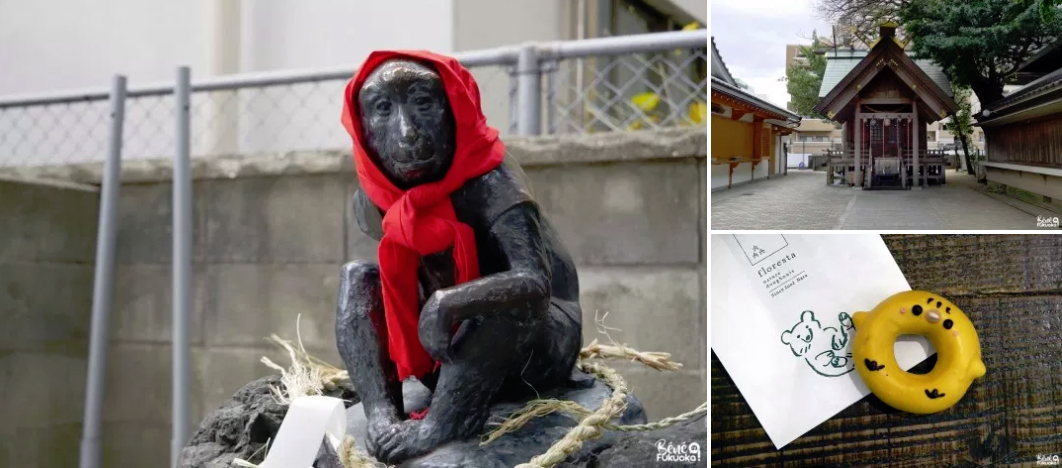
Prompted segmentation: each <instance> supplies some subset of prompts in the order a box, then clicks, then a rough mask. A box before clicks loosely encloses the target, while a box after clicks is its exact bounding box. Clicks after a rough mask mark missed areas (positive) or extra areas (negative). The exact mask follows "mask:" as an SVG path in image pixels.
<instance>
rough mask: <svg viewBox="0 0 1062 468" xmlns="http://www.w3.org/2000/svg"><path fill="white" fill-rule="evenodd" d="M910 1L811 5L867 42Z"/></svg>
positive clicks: (823, 0)
mask: <svg viewBox="0 0 1062 468" xmlns="http://www.w3.org/2000/svg"><path fill="white" fill-rule="evenodd" d="M912 1H916V0H817V1H816V2H815V9H816V10H817V11H818V12H819V15H820V16H822V17H823V18H824V19H826V20H829V21H832V22H833V23H835V24H837V25H838V26H839V27H841V28H842V29H844V30H845V32H846V33H849V34H851V35H853V36H855V38H857V39H858V40H859V41H861V42H862V43H863V44H871V43H873V42H874V40H875V39H877V37H878V27H879V26H881V23H884V22H886V21H899V19H900V10H902V9H903V8H906V7H907V6H908V5H909V4H910V3H911V2H912ZM1059 1H1062V0H1059ZM896 34H897V37H899V38H901V39H902V38H904V37H905V31H904V29H903V28H902V27H901V28H898V29H897V30H896Z"/></svg>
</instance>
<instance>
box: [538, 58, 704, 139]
mask: <svg viewBox="0 0 1062 468" xmlns="http://www.w3.org/2000/svg"><path fill="white" fill-rule="evenodd" d="M547 67H549V68H547V70H546V83H547V85H546V88H547V93H548V94H547V102H548V103H549V106H548V108H547V118H546V121H547V124H546V125H547V128H548V132H549V133H596V132H614V131H627V130H639V129H645V128H661V127H675V126H690V125H704V124H705V123H706V122H707V120H706V119H707V112H708V110H707V102H706V101H707V93H708V91H707V86H708V81H707V79H706V77H707V76H708V56H707V51H706V49H703V48H702V49H685V50H673V51H661V52H649V53H639V54H629V55H620V56H612V57H609V56H600V57H594V56H591V57H587V58H576V59H568V60H562V61H556V62H553V63H551V64H548V65H547Z"/></svg>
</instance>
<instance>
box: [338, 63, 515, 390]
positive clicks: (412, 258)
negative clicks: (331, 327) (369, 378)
mask: <svg viewBox="0 0 1062 468" xmlns="http://www.w3.org/2000/svg"><path fill="white" fill-rule="evenodd" d="M393 59H397V60H410V61H414V62H419V63H421V64H424V65H428V66H430V67H431V68H433V69H434V70H435V71H436V73H438V75H439V77H440V78H441V80H442V83H443V86H444V88H445V90H446V96H447V98H448V100H449V101H450V107H451V108H452V110H453V115H454V121H455V131H456V149H455V151H454V157H453V162H452V164H451V166H450V169H449V170H448V171H447V173H446V175H445V177H443V179H442V180H439V181H437V182H432V183H427V184H422V185H418V186H416V187H413V188H411V189H409V190H401V189H399V188H398V187H396V186H395V185H394V184H393V183H392V182H391V181H390V180H389V179H388V178H387V176H386V175H385V174H384V173H383V171H381V170H380V168H379V167H377V165H376V164H375V163H374V162H373V160H372V158H371V157H370V156H369V154H368V152H367V151H366V149H365V143H364V138H363V136H362V129H361V119H360V115H359V111H358V106H356V105H355V103H354V99H355V98H356V97H357V95H358V91H360V90H361V87H362V85H363V84H364V83H365V80H366V79H367V78H368V76H369V75H370V74H371V73H372V71H373V70H374V69H376V68H377V67H379V66H380V65H382V64H383V63H384V62H386V61H388V60H393ZM342 121H343V126H344V127H345V128H346V130H347V132H348V133H349V134H350V136H351V138H352V139H353V142H354V148H353V150H354V164H355V166H356V170H357V175H358V182H359V184H360V185H361V189H362V190H363V191H364V192H365V195H366V196H368V198H369V200H371V201H372V202H373V204H375V205H376V206H377V207H379V208H380V209H381V210H384V211H385V215H384V218H383V231H384V236H383V238H382V239H381V240H380V247H379V251H378V254H379V260H380V277H381V286H382V289H383V299H384V317H385V323H386V326H387V347H388V351H389V354H390V356H391V359H392V360H393V361H394V362H395V365H396V367H397V369H398V377H399V379H400V380H405V378H406V377H408V376H416V377H422V376H424V375H425V374H427V373H429V372H431V371H432V370H433V369H434V368H436V366H437V363H435V362H434V361H433V359H432V358H431V356H430V355H429V354H428V352H427V351H426V350H425V349H424V347H423V346H422V345H421V343H420V338H419V336H418V335H419V334H418V325H419V317H420V304H419V299H418V294H419V292H418V291H419V290H418V284H417V281H418V280H417V268H418V266H419V263H420V257H422V256H424V255H428V254H432V253H437V252H441V251H443V250H445V249H447V248H449V247H451V246H452V247H453V248H454V249H453V256H454V264H455V266H456V270H457V271H456V278H457V283H458V284H460V283H464V282H467V281H471V280H473V279H476V278H478V277H479V262H478V257H477V254H476V244H475V236H474V234H473V232H472V228H471V227H469V226H468V225H466V224H464V223H461V222H460V221H458V220H457V217H456V215H455V214H454V208H453V204H452V203H451V201H450V194H451V193H453V192H454V191H455V190H457V189H459V188H460V187H461V186H462V185H464V184H465V182H466V181H468V180H469V179H473V178H475V177H479V176H481V175H483V174H486V173H487V172H490V171H491V170H493V169H494V168H495V167H497V166H498V165H499V164H501V162H502V158H503V157H504V155H505V145H504V144H503V143H502V141H501V139H499V138H498V130H496V129H494V128H493V127H490V126H489V125H487V119H486V117H484V115H483V110H482V107H481V103H480V97H479V87H478V86H477V85H476V81H475V79H474V78H473V77H472V74H471V73H470V72H469V71H468V69H466V68H465V67H464V66H462V65H461V64H460V63H458V61H457V60H456V59H454V58H452V57H446V56H443V55H439V54H435V53H432V52H427V51H376V52H373V53H371V54H369V57H368V58H367V59H366V60H365V63H364V64H363V65H362V66H361V68H360V69H359V70H358V72H357V73H356V74H355V76H354V77H353V78H352V79H351V80H350V82H349V83H347V87H346V92H345V93H344V96H343V115H342Z"/></svg>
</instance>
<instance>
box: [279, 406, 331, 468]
mask: <svg viewBox="0 0 1062 468" xmlns="http://www.w3.org/2000/svg"><path fill="white" fill-rule="evenodd" d="M346 433H347V412H346V408H345V407H344V406H343V400H340V399H338V398H332V397H325V396H307V397H300V398H296V399H295V401H293V402H292V403H291V406H290V407H289V408H288V414H287V415H285V416H284V422H282V423H281V424H280V430H279V431H277V437H276V439H275V440H274V441H273V444H272V446H270V448H269V453H268V454H267V455H266V459H265V461H263V462H262V464H261V465H259V467H260V468H293V467H300V468H301V467H305V468H311V467H312V466H313V461H314V459H316V458H317V453H318V452H319V451H320V449H321V441H322V440H324V439H325V437H328V442H329V443H331V444H332V447H333V448H335V450H336V453H339V446H340V444H342V443H343V438H344V437H346Z"/></svg>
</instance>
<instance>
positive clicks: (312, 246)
mask: <svg viewBox="0 0 1062 468" xmlns="http://www.w3.org/2000/svg"><path fill="white" fill-rule="evenodd" d="M509 147H510V151H511V153H512V155H513V157H515V158H516V159H517V160H518V161H520V162H521V163H522V164H523V165H524V167H525V169H526V171H527V173H528V176H529V178H530V180H531V183H532V188H533V191H534V195H535V197H536V199H537V200H538V202H539V203H540V204H541V206H542V209H543V211H544V212H545V213H546V214H547V216H549V217H550V219H551V220H552V221H553V223H554V224H555V226H556V227H557V229H558V230H559V231H560V233H561V236H562V240H563V241H564V242H565V244H566V245H567V247H568V249H569V250H570V251H571V253H572V255H573V257H574V258H575V261H576V262H577V265H578V269H579V270H578V271H579V280H580V283H581V288H582V297H581V300H582V305H583V311H584V329H585V333H584V336H585V341H586V342H589V341H590V340H591V339H594V338H598V339H599V340H600V341H605V342H607V339H606V338H605V337H604V336H603V335H600V334H598V333H597V332H596V330H595V327H594V318H595V315H597V316H602V315H604V314H605V313H606V312H607V313H608V316H607V318H606V320H605V323H606V325H608V326H610V327H614V328H618V329H620V331H612V332H610V334H611V337H612V338H613V339H614V340H615V341H617V342H619V343H626V344H628V345H630V346H632V347H634V348H636V349H639V350H643V351H666V352H670V353H672V356H673V358H674V359H675V360H676V361H678V362H681V363H683V364H684V367H683V369H682V370H680V371H678V372H673V373H660V372H656V371H652V370H648V369H645V368H642V367H639V366H634V365H629V364H627V363H624V362H615V363H613V364H614V365H615V367H617V368H618V369H619V370H620V371H621V373H622V374H623V375H624V376H625V377H626V378H627V380H628V382H629V384H630V386H631V388H632V391H633V393H634V394H635V395H637V396H638V397H639V398H641V399H642V400H643V401H644V403H645V405H646V410H647V412H648V414H649V417H650V419H651V420H657V419H660V418H663V417H666V416H672V415H675V414H678V413H682V412H685V411H689V410H691V409H693V408H695V407H696V406H697V405H699V404H701V403H703V402H705V401H706V399H707V395H706V390H707V367H708V366H707V362H708V361H707V354H708V350H707V348H706V340H705V337H706V336H707V308H706V302H705V301H706V276H705V275H706V271H707V267H706V263H705V245H706V241H705V228H706V226H707V209H706V203H707V192H706V187H705V183H706V182H705V180H706V167H707V166H706V150H707V133H706V131H705V130H704V129H703V128H702V129H679V130H669V131H659V132H637V133H624V134H601V135H593V136H575V137H564V138H556V137H543V138H537V139H531V140H512V141H510V142H509ZM169 165H170V162H169V161H165V160H162V161H130V162H129V163H127V164H126V165H125V167H124V170H123V181H124V182H125V184H124V186H123V187H122V196H121V202H120V207H119V210H120V215H119V216H120V228H119V233H118V237H119V239H118V251H117V262H118V266H117V276H118V278H117V289H116V291H115V310H114V311H113V316H112V322H111V327H112V328H111V344H110V354H109V361H108V376H107V395H106V403H105V404H106V415H105V428H104V440H103V444H104V447H105V457H106V466H153V465H157V464H158V463H160V460H164V459H165V456H164V455H161V456H160V454H165V453H168V447H169V438H170V356H171V346H170V334H171V319H170V314H171V300H172V299H171V283H172V278H171V273H170V268H171V266H170V258H171V257H170V252H171V231H170V226H171V211H170V206H171V194H170V182H169V180H168V179H169V176H170V174H169V167H170V166H169ZM13 170H14V169H13ZM14 171H22V172H34V175H35V176H36V177H41V176H51V177H62V178H66V179H70V178H73V179H75V180H78V181H81V182H86V183H92V182H93V181H94V180H98V174H99V171H100V165H98V164H96V165H90V164H86V165H79V166H75V167H71V166H66V167H58V168H45V169H33V168H28V169H18V170H14ZM193 173H194V174H195V176H196V180H195V183H194V196H195V205H194V223H195V240H194V249H193V252H194V259H193V261H194V281H195V284H194V295H195V297H194V301H193V303H194V316H193V318H192V337H193V347H194V348H193V354H192V357H193V359H194V364H193V372H194V376H193V380H194V382H193V396H192V401H193V403H194V405H193V406H194V414H193V420H194V421H195V422H196V424H198V422H199V421H200V420H202V418H203V417H204V416H205V414H206V413H207V412H209V411H212V410H213V409H215V408H216V407H218V406H219V405H220V404H221V403H222V402H224V401H225V400H227V399H229V398H230V397H231V396H232V394H233V393H234V392H235V391H236V390H238V389H239V388H240V387H241V386H243V385H244V384H246V383H248V382H250V381H251V380H253V379H255V378H258V377H261V376H265V375H268V374H270V373H272V371H271V370H270V369H268V368H267V367H265V366H264V365H263V364H262V363H261V362H260V361H259V360H260V358H261V357H262V356H269V357H270V358H271V359H273V360H274V361H275V362H277V363H280V364H282V365H283V364H286V363H287V362H288V361H287V359H286V357H285V356H284V355H282V354H281V353H280V352H278V351H277V350H276V349H275V348H274V347H272V345H270V344H269V343H267V342H266V341H265V339H264V338H265V337H267V336H269V335H270V334H272V333H276V334H279V335H281V336H282V337H285V338H289V339H293V338H294V337H295V324H296V317H297V316H298V315H299V314H302V318H301V334H302V339H303V342H304V344H305V345H306V347H307V349H308V350H309V351H310V352H311V353H312V354H314V355H316V356H318V357H320V358H322V359H324V360H325V361H327V362H330V363H333V364H334V365H337V366H341V364H342V363H341V361H340V359H339V356H338V353H337V352H336V350H335V335H334V330H333V321H334V317H335V301H336V292H337V288H338V278H339V270H340V267H341V266H342V264H343V263H345V262H347V261H350V260H353V259H375V257H376V244H375V242H373V241H372V240H370V239H369V238H367V237H366V236H364V235H362V234H361V232H360V231H359V230H358V228H357V224H356V222H355V221H354V220H353V219H352V216H351V210H350V203H349V200H350V199H351V195H352V194H353V191H354V189H355V188H356V178H355V176H354V174H353V171H352V164H351V157H350V155H349V154H348V153H346V152H328V153H298V154H285V155H276V157H271V156H257V157H247V158H237V159H231V158H229V159H208V160H197V161H196V162H195V164H194V168H193ZM52 209H53V210H55V211H56V212H59V213H62V212H63V211H64V210H65V208H64V207H63V206H53V207H52ZM19 219H21V218H19ZM91 225H92V226H93V227H94V219H93V223H92V224H91ZM52 229H53V228H48V229H47V230H45V231H44V232H50V231H51V230H52ZM54 229H64V227H63V226H56V227H55V228H54ZM85 268H88V266H87V265H86V266H85ZM87 274H88V273H87ZM0 294H2V293H0ZM9 300H10V299H5V301H9ZM54 300H55V299H54V298H50V297H40V298H38V299H35V301H34V302H33V303H30V304H29V305H27V306H26V310H37V309H41V308H43V307H48V306H41V305H39V304H50V303H49V302H48V301H54ZM80 300H81V302H86V303H87V301H88V298H87V297H80ZM54 307H55V308H60V309H62V311H57V312H55V313H57V314H69V313H70V312H67V311H66V310H67V309H70V308H73V306H68V305H64V304H56V305H55V306H54ZM79 310H84V311H87V307H82V308H81V309H79ZM61 317H65V315H61ZM84 319H85V323H87V315H86V317H84ZM64 320H65V319H64ZM79 320H81V318H79ZM78 323H81V322H78ZM83 332H84V330H82V333H81V335H79V336H83V335H84V333H83ZM76 349H77V350H78V351H79V352H80V353H81V354H80V356H81V357H80V358H79V359H80V360H78V361H77V362H78V363H81V364H79V365H82V368H78V369H80V373H79V374H78V376H77V378H76V379H74V382H71V384H72V383H77V384H79V385H81V386H82V387H83V386H84V383H83V380H84V369H83V360H84V359H83V358H84V351H83V350H84V347H83V346H82V347H78V348H76ZM23 369H24V370H21V371H20V372H23V373H25V374H26V375H33V376H34V377H33V378H35V379H37V380H36V381H37V382H39V383H40V384H47V383H51V382H56V383H62V384H64V385H65V384H67V382H65V379H67V378H68V376H66V375H63V376H54V375H50V373H45V372H44V370H43V369H39V368H36V369H34V368H29V367H23ZM68 373H72V372H68ZM40 386H42V385H37V386H36V387H34V388H25V387H16V390H19V391H21V392H23V393H22V394H33V393H35V392H39V391H38V390H36V388H37V387H40ZM0 388H7V387H0ZM66 392H67V390H66V389H64V393H62V394H61V396H62V398H64V399H66V398H70V399H71V400H70V401H64V402H63V404H64V405H67V406H71V405H73V406H77V407H78V408H80V405H81V399H82V398H83V395H80V394H78V395H68V394H67V393H66ZM4 394H5V395H11V394H12V393H7V392H5V393H4ZM58 396H60V395H57V397H58ZM70 418H71V419H70V421H72V422H75V423H76V421H77V420H78V419H79V418H80V413H77V412H73V413H71V415H70ZM4 419H6V418H4ZM76 433H77V430H75V429H71V434H72V435H71V436H70V437H69V441H67V440H66V439H64V440H63V444H65V445H67V446H69V447H71V450H73V451H74V452H75V453H76V441H77V434H76ZM40 443H50V442H47V441H44V440H42V441H41V442H40ZM56 443H58V442H56ZM0 460H2V459H0Z"/></svg>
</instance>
